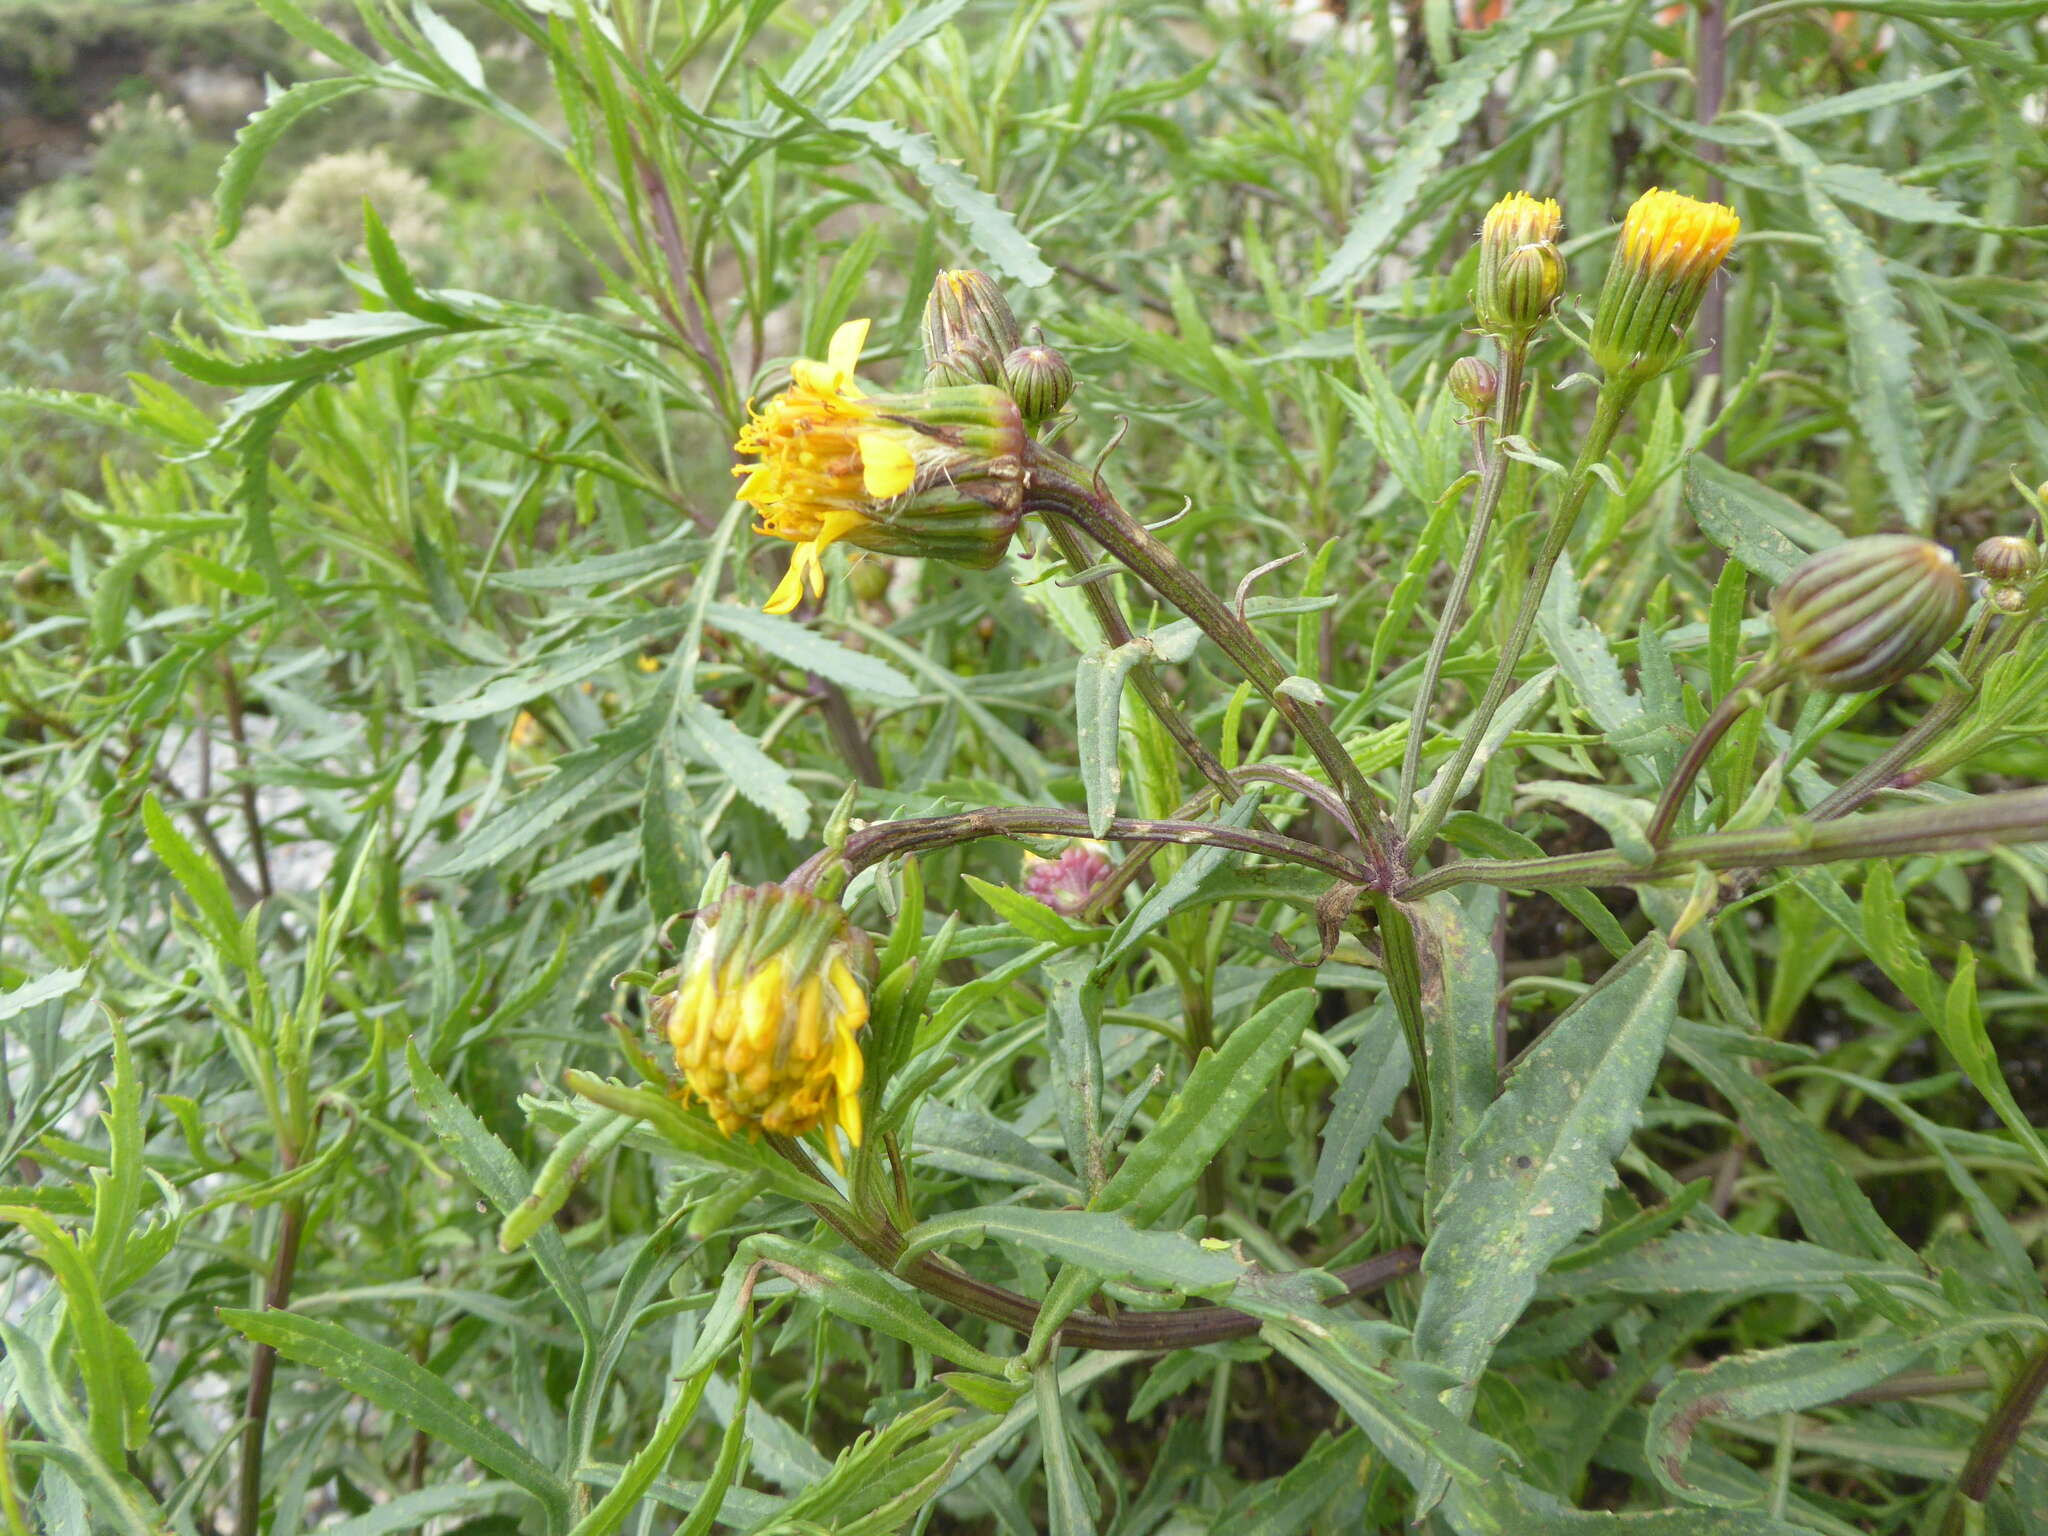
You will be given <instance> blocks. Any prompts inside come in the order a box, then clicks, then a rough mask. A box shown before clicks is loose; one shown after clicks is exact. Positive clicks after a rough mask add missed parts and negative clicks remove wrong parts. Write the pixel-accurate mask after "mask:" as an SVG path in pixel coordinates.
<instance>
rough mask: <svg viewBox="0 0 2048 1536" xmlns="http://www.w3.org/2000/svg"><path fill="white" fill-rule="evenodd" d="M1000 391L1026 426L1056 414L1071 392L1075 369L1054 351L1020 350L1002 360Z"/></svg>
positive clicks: (1038, 349)
mask: <svg viewBox="0 0 2048 1536" xmlns="http://www.w3.org/2000/svg"><path fill="white" fill-rule="evenodd" d="M1003 388H1004V389H1006V390H1008V391H1009V394H1010V398H1011V399H1012V400H1014V401H1016V402H1017V409H1018V410H1019V411H1021V412H1023V414H1024V419H1025V421H1027V422H1031V423H1037V422H1041V421H1044V420H1045V419H1046V418H1047V417H1049V416H1051V415H1053V414H1055V413H1056V412H1057V411H1058V410H1059V408H1060V407H1061V406H1063V405H1065V404H1066V403H1067V397H1068V396H1069V395H1071V394H1073V392H1074V369H1073V365H1072V364H1070V363H1069V362H1068V361H1067V359H1066V356H1065V354H1064V353H1062V352H1061V351H1060V350H1059V349H1058V348H1057V347H1048V346H1045V345H1044V344H1043V343H1041V344H1040V345H1038V346H1035V347H1019V348H1017V349H1016V351H1014V352H1012V353H1011V354H1010V355H1009V356H1008V357H1006V358H1004V359H1003Z"/></svg>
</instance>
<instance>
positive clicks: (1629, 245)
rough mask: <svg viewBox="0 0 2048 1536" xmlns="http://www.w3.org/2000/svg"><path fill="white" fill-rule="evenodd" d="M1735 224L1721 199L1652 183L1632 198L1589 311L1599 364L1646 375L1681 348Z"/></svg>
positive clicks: (1676, 357)
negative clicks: (1706, 200)
mask: <svg viewBox="0 0 2048 1536" xmlns="http://www.w3.org/2000/svg"><path fill="white" fill-rule="evenodd" d="M1741 229H1742V221H1741V220H1740V219H1738V218H1737V217H1736V216H1735V210H1734V209H1732V208H1725V207H1723V206H1722V205H1721V204H1719V203H1703V202H1700V201H1698V200H1696V199H1694V198H1690V197H1687V196H1685V195H1684V194H1682V193H1678V192H1664V191H1660V190H1659V189H1657V188H1655V187H1652V188H1651V189H1650V190H1649V191H1647V192H1645V193H1644V194H1643V195H1642V196H1641V197H1639V198H1637V199H1636V200H1635V204H1634V206H1632V207H1631V208H1630V209H1629V211H1628V217H1627V218H1626V219H1624V220H1623V221H1622V225H1621V238H1620V239H1619V240H1617V241H1616V242H1615V245H1614V255H1613V257H1612V258H1611V259H1610V260H1609V262H1608V264H1607V280H1606V282H1605V283H1603V284H1602V285H1601V288H1600V303H1599V308H1598V310H1597V311H1596V312H1595V314H1594V316H1593V346H1592V351H1593V360H1594V361H1595V362H1596V363H1598V364H1599V365H1600V368H1601V371H1602V372H1604V373H1606V374H1608V375H1610V376H1623V375H1629V376H1633V377H1634V378H1636V379H1637V380H1639V381H1640V380H1645V379H1651V378H1654V377H1656V376H1657V375H1658V374H1660V373H1662V372H1663V371H1664V370H1665V369H1667V368H1669V367H1671V366H1672V365H1673V364H1675V363H1676V362H1677V361H1678V360H1679V359H1680V358H1681V357H1683V356H1684V355H1685V346H1686V341H1685V333H1686V329H1687V328H1688V327H1689V326H1690V325H1691V324H1692V321H1693V316H1694V315H1696V314H1698V313H1699V307H1700V301H1701V300H1702V299H1704V298H1705V297H1706V293H1707V284H1708V283H1710V282H1712V281H1713V280H1714V274H1715V273H1716V272H1718V271H1720V270H1721V263H1722V262H1723V261H1725V260H1727V258H1728V252H1729V250H1730V249H1731V248H1733V246H1734V244H1735V237H1736V235H1737V234H1738V233H1739V232H1740V231H1741Z"/></svg>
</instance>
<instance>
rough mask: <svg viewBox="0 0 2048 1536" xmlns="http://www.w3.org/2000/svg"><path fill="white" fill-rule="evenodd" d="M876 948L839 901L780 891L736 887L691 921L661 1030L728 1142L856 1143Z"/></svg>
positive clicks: (658, 1021) (657, 1011)
mask: <svg viewBox="0 0 2048 1536" xmlns="http://www.w3.org/2000/svg"><path fill="white" fill-rule="evenodd" d="M873 971H874V949H873V946H872V945H871V944H870V943H869V942H868V939H867V936H866V935H865V934H863V933H861V932H860V930H859V929H857V928H855V927H854V926H853V925H852V924H851V923H850V922H849V921H848V920H847V917H846V914H845V912H843V911H842V910H840V908H839V907H838V905H837V904H835V903H833V902H829V901H825V900H822V899H821V898H819V897H817V896H813V895H811V894H810V893H809V892H806V891H792V890H787V889H785V888H784V887H782V886H779V885H763V886H752V887H750V886H733V887H731V888H730V889H728V890H727V891H726V892H725V894H724V895H723V896H721V897H720V898H719V899H718V901H717V902H715V903H714V904H713V905H711V906H709V907H707V908H705V909H704V910H703V911H701V912H699V913H698V914H697V916H696V919H695V921H694V922H692V924H691V925H690V938H689V942H688V944H687V945H686V946H685V947H684V950H683V958H682V963H681V964H680V965H679V966H677V968H676V972H675V980H676V986H675V989H674V990H673V991H671V992H668V993H665V994H663V995H661V996H659V997H657V998H656V999H655V1001H654V1005H653V1008H652V1010H651V1017H652V1020H653V1023H654V1025H655V1027H656V1028H658V1029H660V1030H662V1031H663V1032H664V1033H666V1034H667V1036H668V1040H669V1044H670V1045H671V1046H673V1047H674V1048H675V1053H676V1065H677V1066H678V1067H679V1068H681V1069H682V1073H683V1080H684V1081H685V1082H686V1083H687V1084H688V1085H689V1091H690V1092H691V1093H693V1094H694V1095H696V1096H697V1097H698V1098H700V1099H702V1100H703V1101H704V1104H705V1106H706V1108H708V1109H709V1110H710V1111H711V1117H712V1119H714V1120H716V1121H717V1122H718V1128H719V1129H720V1130H722V1131H724V1132H725V1133H726V1134H727V1135H728V1136H731V1135H734V1134H736V1133H737V1132H739V1131H742V1130H744V1131H746V1132H747V1133H748V1134H749V1135H752V1134H756V1133H758V1132H760V1131H769V1132H772V1133H774V1134H776V1135H778V1136H802V1135H804V1134H806V1133H807V1132H810V1131H813V1130H816V1129H818V1128H820V1127H823V1128H824V1129H825V1131H826V1137H825V1150H826V1151H827V1152H828V1153H829V1154H830V1155H831V1158H832V1161H833V1163H834V1164H835V1165H838V1164H839V1162H840V1154H839V1144H838V1140H837V1138H836V1137H834V1136H833V1135H832V1134H831V1132H832V1130H833V1129H834V1128H835V1127H836V1128H837V1129H839V1130H843V1131H845V1132H846V1139H847V1141H849V1142H850V1143H852V1144H853V1145H854V1146H856V1147H857V1146H859V1145H860V1139H861V1109H860V1085H861V1081H862V1079H863V1077H864V1076H865V1075H866V1064H865V1062H864V1061H863V1059H862V1056H861V1048H860V1041H859V1038H858V1037H859V1035H860V1032H861V1030H862V1028H863V1027H865V1025H866V1024H867V1021H868V987H869V986H870V984H871V983H872V981H873Z"/></svg>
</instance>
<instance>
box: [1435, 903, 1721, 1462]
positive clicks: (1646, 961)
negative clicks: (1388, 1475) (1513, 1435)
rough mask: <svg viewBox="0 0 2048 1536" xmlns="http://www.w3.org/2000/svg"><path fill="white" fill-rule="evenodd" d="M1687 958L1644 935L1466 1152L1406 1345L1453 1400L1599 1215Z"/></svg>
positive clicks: (1551, 1039)
mask: <svg viewBox="0 0 2048 1536" xmlns="http://www.w3.org/2000/svg"><path fill="white" fill-rule="evenodd" d="M1685 966H1686V957H1685V954H1684V952H1683V951H1681V950H1676V949H1672V948H1670V947H1669V946H1667V945H1666V944H1665V942H1664V939H1663V936H1662V935H1661V934H1657V933H1652V934H1650V935H1649V936H1648V937H1647V938H1645V939H1644V940H1643V941H1642V942H1641V943H1640V944H1638V945H1637V946H1636V948H1635V949H1634V950H1633V951H1632V952H1631V953H1630V954H1629V956H1628V958H1627V959H1625V960H1623V961H1621V962H1620V963H1619V964H1617V965H1616V966H1614V967H1613V969H1611V970H1610V971H1609V972H1608V973H1607V974H1606V975H1605V976H1604V977H1602V978H1601V981H1600V984H1599V985H1598V986H1597V987H1595V988H1594V989H1593V990H1592V991H1591V992H1588V993H1587V994H1586V995H1585V996H1584V997H1582V998H1580V999H1579V1000H1578V1001H1577V1002H1575V1003H1573V1004H1572V1006H1571V1007H1570V1008H1568V1009H1566V1010H1565V1012H1564V1013H1563V1014H1562V1015H1560V1016H1559V1017H1558V1019H1557V1021H1556V1023H1554V1024H1552V1025H1551V1027H1550V1030H1549V1032H1548V1033H1547V1034H1546V1035H1544V1037H1543V1038H1542V1039H1541V1040H1540V1041H1538V1042H1537V1044H1536V1045H1535V1046H1534V1047H1533V1048H1532V1049H1531V1050H1530V1051H1529V1053H1528V1055H1527V1056H1525V1057H1524V1058H1523V1060H1522V1063H1521V1065H1520V1066H1519V1067H1518V1068H1517V1069H1516V1071H1515V1075H1514V1076H1513V1077H1512V1078H1511V1079H1510V1080H1509V1082H1508V1084H1507V1086H1506V1087H1505V1088H1504V1089H1503V1090H1502V1091H1501V1095H1500V1097H1499V1098H1498V1099H1496V1100H1495V1101H1494V1103H1493V1106H1492V1107H1491V1108H1490V1109H1488V1110H1487V1112H1486V1114H1485V1116H1484V1118H1483V1119H1481V1121H1480V1122H1479V1127H1478V1129H1477V1131H1476V1132H1475V1133H1474V1134H1473V1136H1472V1139H1471V1141H1470V1142H1469V1143H1468V1144H1467V1145H1466V1146H1465V1148H1464V1149H1463V1165H1464V1166H1463V1167H1462V1168H1461V1169H1460V1170H1459V1172H1458V1173H1457V1175H1456V1178H1455V1180H1454V1182H1453V1183H1452V1185H1451V1187H1450V1191H1449V1193H1448V1194H1447V1195H1445V1197H1444V1200H1443V1203H1442V1204H1441V1205H1440V1206H1439V1207H1438V1209H1437V1213H1436V1229H1435V1231H1434V1232H1433V1233H1432V1234H1431V1237H1430V1240H1429V1245H1428V1247H1427V1248H1426V1249H1425V1250H1424V1252H1423V1258H1422V1274H1423V1289H1422V1302H1421V1306H1420V1308H1419V1310H1418V1312H1417V1315H1416V1319H1415V1342H1414V1351H1415V1356H1416V1358H1417V1359H1419V1360H1424V1361H1427V1362H1429V1363H1431V1364H1433V1365H1438V1366H1442V1367H1445V1368H1447V1369H1448V1370H1449V1371H1450V1372H1451V1373H1452V1375H1453V1376H1454V1377H1455V1378H1456V1379H1457V1380H1458V1381H1459V1382H1461V1383H1463V1384H1464V1385H1463V1387H1462V1388H1461V1390H1460V1391H1459V1393H1458V1394H1457V1401H1459V1402H1460V1404H1469V1402H1470V1400H1471V1391H1472V1386H1473V1384H1475V1383H1476V1382H1477V1380H1478V1377H1479V1374H1480V1372H1481V1371H1482V1370H1483V1369H1484V1368H1485V1365H1486V1361H1487V1359H1488V1357H1489V1356H1491V1355H1492V1353H1493V1347H1494V1345H1495V1343H1497V1342H1498V1341H1499V1339H1500V1337H1501V1335H1502V1334H1504V1333H1506V1332H1507V1330H1508V1328H1509V1327H1510V1326H1512V1325H1513V1323H1514V1321H1515V1319H1516V1318H1518V1317H1520V1316H1521V1315H1522V1309H1523V1308H1524V1307H1526V1306H1527V1305H1528V1304H1529V1299H1530V1298H1531V1297H1532V1296H1533V1295H1534V1294H1535V1292H1536V1282H1537V1280H1538V1279H1539V1278H1540V1277H1541V1276H1542V1274H1543V1271H1544V1270H1545V1269H1546V1268H1548V1267H1549V1264H1550V1261H1551V1260H1552V1259H1553V1258H1555V1257H1556V1256H1557V1255H1558V1254H1559V1253H1561V1252H1562V1251H1563V1250H1564V1247H1565V1245H1566V1244H1567V1243H1569V1242H1570V1241H1571V1240H1572V1239H1573V1238H1574V1237H1576V1236H1578V1235H1579V1233H1581V1232H1583V1231H1585V1230H1587V1229H1588V1228H1590V1227H1592V1226H1594V1225H1596V1224H1597V1223H1598V1222H1599V1219H1600V1203H1601V1195H1602V1192H1603V1191H1604V1190H1605V1189H1606V1188H1607V1186H1608V1185H1609V1184H1611V1183H1613V1182H1614V1169H1613V1163H1614V1159H1615V1158H1616V1157H1618V1156H1619V1155H1620V1154H1621V1152H1622V1150H1623V1149H1624V1148H1625V1147H1626V1146H1627V1145H1628V1139H1629V1135H1630V1133H1631V1132H1632V1131H1633V1130H1634V1128H1635V1123H1636V1116H1637V1114H1638V1112H1639V1111H1640V1108H1641V1105H1642V1100H1643V1096H1644V1095H1645V1094H1646V1093H1648V1092H1649V1090H1650V1084H1651V1082H1652V1081H1653V1079H1654V1078H1655V1075H1656V1071H1657V1066H1658V1063H1659V1062H1661V1061H1662V1060H1663V1057H1664V1041H1665V1037H1666V1035H1667V1033H1668V1032H1669V1030H1670V1028H1671V1022H1672V1019H1673V1017H1674V1016H1675V1014H1676V1012H1677V1007H1678V989H1679V983H1680V981H1681V980H1683V978H1684V975H1685ZM1438 1487H1439V1488H1440V1487H1441V1484H1440V1483H1439V1484H1438ZM1425 1496H1427V1494H1426V1491H1425Z"/></svg>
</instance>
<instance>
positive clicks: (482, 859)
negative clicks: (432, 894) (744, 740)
mask: <svg viewBox="0 0 2048 1536" xmlns="http://www.w3.org/2000/svg"><path fill="white" fill-rule="evenodd" d="M663 714H664V711H663V710H662V709H660V708H658V707H655V706H652V705H650V706H648V707H647V708H644V709H641V710H638V711H636V712H635V713H634V714H632V715H630V716H628V717H627V718H626V719H625V720H623V721H621V722H620V723H619V724H617V725H615V726H613V727H612V728H611V729H610V730H608V731H606V732H604V733H603V734H602V735H600V736H597V737H594V738H592V740H591V742H590V744H589V745H588V746H586V747H580V748H578V749H577V750H576V751H574V752H566V753H564V754H563V755H562V756H560V757H558V758H556V759H555V761H554V763H553V765H552V766H553V770H554V771H553V772H552V774H550V775H549V777H548V778H547V779H545V780H543V781H542V782H541V783H540V784H539V785H537V786H536V787H534V788H533V789H530V790H528V791H527V792H526V793H525V794H523V795H521V796H520V797H519V798H518V799H517V800H514V801H513V802H512V803H511V804H510V805H508V806H506V807H505V809H504V810H502V811H500V812H498V814H497V815H495V816H493V817H492V818H491V819H490V820H488V821H486V822H485V823H484V824H483V825H482V826H480V827H477V828H475V829H474V830H472V831H471V832H470V833H469V834H468V835H467V836H466V837H464V838H463V839H462V840H461V841H460V842H458V843H454V844H452V845H450V846H448V847H446V848H443V849H442V850H441V851H440V852H439V853H438V854H436V855H435V856H434V857H433V858H431V859H429V860H428V861H427V863H426V864H425V865H424V866H423V867H422V868H420V869H419V870H418V871H417V874H418V876H419V878H420V879H423V880H432V879H443V880H445V879H451V878H453V877H454V876H457V875H466V874H469V873H471V872H472V871H474V870H479V869H488V868H490V867H491V866H492V865H494V864H499V863H502V862H504V861H505V860H507V859H510V858H511V857H512V856H513V855H515V854H518V853H522V852H524V851H525V850H526V849H528V848H530V847H531V846H532V845H533V844H535V843H537V842H538V841H540V839H541V838H543V837H545V836H546V835H547V834H548V832H549V831H550V830H551V829H553V827H554V826H555V825H556V824H557V823H558V822H560V821H561V820H562V818H563V817H565V816H567V815H569V814H570V812H572V811H574V810H575V809H576V808H577V807H578V806H580V805H582V804H584V803H585V802H587V801H589V800H590V799H591V798H592V797H594V796H595V795H596V794H597V793H598V792H599V791H600V790H602V789H603V788H604V787H605V785H606V784H608V783H610V782H611V780H612V778H613V777H614V776H615V775H616V774H617V773H618V772H619V771H620V770H621V769H623V768H624V767H625V766H626V764H627V763H629V762H630V761H632V759H633V758H635V757H637V756H638V755H639V754H640V753H641V752H643V751H645V750H646V749H647V747H648V746H649V745H650V744H651V743H652V742H653V741H654V739H655V734H656V732H657V731H658V730H659V728H660V725H661V721H662V718H663ZM721 718H723V717H721ZM728 729H731V728H730V726H728ZM734 734H737V733H736V732H735V733H734ZM756 750H757V751H758V750H759V749H758V748H757V749H756ZM787 777H788V776H787V775H783V778H784V780H785V782H786V781H787Z"/></svg>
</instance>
